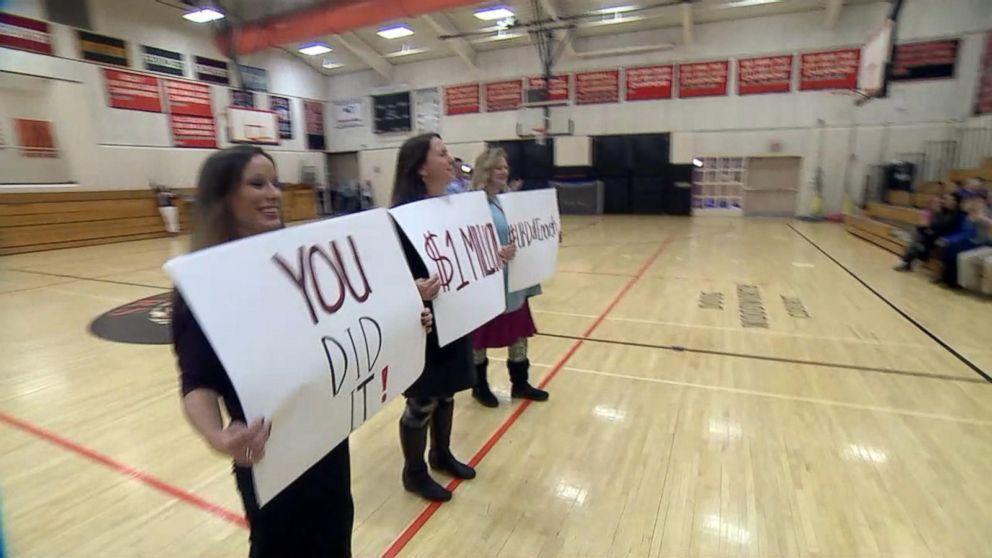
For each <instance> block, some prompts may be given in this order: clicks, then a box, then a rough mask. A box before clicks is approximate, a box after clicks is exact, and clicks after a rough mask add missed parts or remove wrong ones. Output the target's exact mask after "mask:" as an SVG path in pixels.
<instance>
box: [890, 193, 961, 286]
mask: <svg viewBox="0 0 992 558" xmlns="http://www.w3.org/2000/svg"><path fill="white" fill-rule="evenodd" d="M934 201H936V202H937V203H938V204H939V206H937V205H935V204H934V203H933V202H934ZM964 218H965V216H964V213H963V212H962V211H961V197H960V196H959V195H958V194H956V193H953V194H952V193H946V194H943V195H941V196H934V198H933V200H931V204H930V207H929V208H928V209H927V210H926V211H925V212H924V214H923V222H922V223H921V224H920V225H919V226H918V227H916V238H915V239H914V241H913V243H912V244H910V245H909V246H908V247H907V248H906V253H905V254H903V256H902V261H901V262H899V265H897V266H896V267H895V269H896V271H910V270H911V269H913V262H914V261H916V260H921V261H922V260H926V259H927V257H929V256H930V252H932V251H933V247H934V243H935V242H936V241H937V239H938V238H940V237H942V236H947V235H952V234H956V233H957V232H958V231H959V230H960V229H961V223H962V221H963V220H964Z"/></svg>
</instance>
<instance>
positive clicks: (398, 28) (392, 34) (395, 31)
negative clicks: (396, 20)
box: [376, 25, 413, 39]
mask: <svg viewBox="0 0 992 558" xmlns="http://www.w3.org/2000/svg"><path fill="white" fill-rule="evenodd" d="M376 35H379V36H380V37H382V38H383V39H401V38H403V37H409V36H410V35H413V29H410V28H409V27H407V26H406V25H393V26H392V27H383V28H382V29H380V30H378V31H377V32H376Z"/></svg>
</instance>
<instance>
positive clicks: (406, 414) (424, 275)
mask: <svg viewBox="0 0 992 558" xmlns="http://www.w3.org/2000/svg"><path fill="white" fill-rule="evenodd" d="M453 179H454V167H453V163H452V160H451V156H450V155H448V150H447V149H446V148H445V147H444V142H442V141H441V137H440V136H438V135H437V134H422V135H419V136H417V137H414V138H410V139H408V140H407V141H406V142H405V143H404V144H403V146H402V147H401V148H400V153H399V157H398V159H397V161H396V180H395V181H394V183H393V206H394V207H395V206H398V205H403V204H406V203H411V202H415V201H419V200H423V199H426V198H429V197H435V196H443V195H444V193H445V189H446V188H447V186H448V184H450V183H451V181H452V180H453ZM400 238H401V240H402V243H403V251H404V253H405V254H406V259H407V264H408V265H409V266H410V271H411V272H412V273H413V277H414V278H415V279H416V282H417V288H418V290H419V291H420V297H421V298H422V299H423V300H424V301H425V302H426V303H427V305H428V306H430V301H431V300H434V298H436V297H437V294H438V291H439V290H440V288H441V283H440V279H438V277H437V276H436V275H435V276H431V275H430V273H428V271H427V266H425V265H424V263H423V261H421V259H420V256H418V255H417V251H416V250H415V249H414V247H413V245H412V244H411V243H410V240H409V239H407V238H406V235H404V234H402V233H401V234H400ZM473 385H475V367H474V366H473V363H472V341H471V339H470V338H469V336H467V335H466V336H465V337H462V338H461V339H457V340H455V341H452V342H451V343H449V344H447V345H445V346H444V347H440V346H439V345H438V340H437V333H435V332H431V333H430V334H428V336H427V355H426V361H425V364H424V372H423V374H421V375H420V378H418V379H417V381H416V382H414V383H413V385H411V386H410V388H409V389H407V390H406V392H404V393H403V395H404V396H405V397H406V408H405V409H404V410H403V416H402V417H401V418H400V443H401V445H402V446H403V458H404V465H403V487H404V488H406V489H407V490H409V491H410V492H413V493H415V494H418V495H420V496H422V497H423V498H426V499H428V500H432V501H437V502H447V501H448V500H450V499H451V492H449V491H448V490H446V489H445V488H444V487H443V486H441V485H440V484H438V483H437V482H435V481H434V479H432V478H431V476H430V474H429V473H428V472H427V464H426V463H425V462H424V451H425V450H426V449H427V429H428V425H429V426H430V434H431V451H430V456H429V462H430V465H431V468H433V469H436V470H439V471H444V472H446V473H448V474H450V475H452V476H455V477H458V478H462V479H472V478H475V470H474V469H472V468H471V467H469V466H468V465H466V464H464V463H462V462H460V461H458V460H457V459H456V458H455V456H454V455H452V454H451V446H450V443H451V420H452V416H453V415H454V412H455V401H454V395H455V393H457V392H459V391H462V390H466V389H468V388H470V387H472V386H473Z"/></svg>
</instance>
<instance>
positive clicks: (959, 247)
mask: <svg viewBox="0 0 992 558" xmlns="http://www.w3.org/2000/svg"><path fill="white" fill-rule="evenodd" d="M984 192H985V191H984V190H981V191H980V193H978V194H965V195H964V196H963V197H962V202H961V208H962V209H963V210H964V212H965V215H966V217H965V219H964V220H962V222H961V223H962V224H961V230H960V231H958V232H957V233H956V234H952V235H948V236H945V237H942V238H940V239H939V240H938V241H937V245H938V246H939V247H940V248H941V250H942V252H941V259H942V260H943V262H944V271H943V273H942V274H941V277H940V278H939V279H938V280H937V281H938V282H942V283H945V284H946V285H948V286H950V287H952V288H957V286H958V254H960V253H962V252H967V251H968V250H974V249H975V248H980V247H982V246H989V245H992V218H990V217H989V215H988V214H987V209H986V196H987V194H985V195H982V194H983V193H984Z"/></svg>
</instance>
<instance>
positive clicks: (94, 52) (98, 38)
mask: <svg viewBox="0 0 992 558" xmlns="http://www.w3.org/2000/svg"><path fill="white" fill-rule="evenodd" d="M78 33H79V53H80V55H81V56H82V57H83V60H90V61H92V62H100V63H101V64H113V65H115V66H124V67H127V65H128V64H127V44H126V43H125V42H124V41H122V40H120V39H115V38H113V37H108V36H106V35H97V34H96V33H89V32H87V31H78Z"/></svg>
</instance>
